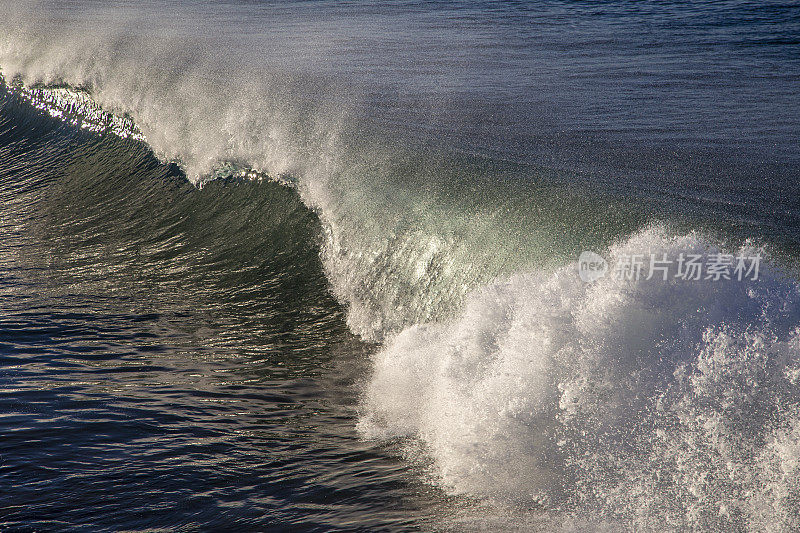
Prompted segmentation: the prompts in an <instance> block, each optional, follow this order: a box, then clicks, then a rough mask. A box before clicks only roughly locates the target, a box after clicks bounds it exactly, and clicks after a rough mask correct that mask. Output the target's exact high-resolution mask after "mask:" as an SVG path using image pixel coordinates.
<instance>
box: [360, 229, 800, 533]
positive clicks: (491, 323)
mask: <svg viewBox="0 0 800 533" xmlns="http://www.w3.org/2000/svg"><path fill="white" fill-rule="evenodd" d="M644 251H650V252H653V253H656V254H658V256H659V257H660V256H661V254H662V253H666V254H667V255H668V256H675V257H676V256H677V254H678V253H698V254H704V253H709V252H710V253H713V252H714V251H715V249H714V248H713V247H710V244H709V242H707V241H706V240H704V239H703V238H702V237H700V236H698V235H686V236H680V237H675V236H671V235H669V234H668V233H667V232H666V231H665V230H663V229H662V228H650V229H648V230H646V231H643V232H641V233H639V234H637V235H635V236H633V237H631V238H630V239H628V240H626V241H625V242H623V243H621V244H618V245H616V246H613V247H612V248H611V249H610V252H609V257H610V258H612V259H614V258H620V257H623V256H625V255H626V254H632V253H642V252H644ZM743 252H747V253H751V252H753V250H743ZM762 252H763V251H762ZM673 254H674V255H673ZM576 266H577V264H576V263H573V264H569V265H567V266H564V267H563V268H560V269H558V270H557V271H555V272H552V273H548V272H531V273H527V274H518V275H515V276H513V277H511V278H509V279H507V280H505V281H496V282H494V283H491V284H489V285H487V286H485V287H482V288H480V289H478V290H476V291H475V292H473V293H472V294H471V295H470V296H469V298H468V300H467V302H466V305H465V308H464V310H463V313H462V314H461V316H460V317H459V318H458V319H457V320H455V321H452V322H449V323H445V324H431V325H417V326H413V327H411V328H408V329H406V330H405V331H403V332H402V333H401V334H400V335H398V336H397V337H396V338H395V339H394V340H393V341H392V342H390V343H388V344H387V345H386V346H385V347H384V348H383V350H381V351H380V352H379V353H378V354H377V355H376V356H375V359H374V362H375V373H374V376H373V378H372V380H371V382H370V383H369V386H368V388H367V390H366V393H365V396H364V413H363V416H362V419H361V421H360V422H359V428H360V430H361V431H362V432H363V434H364V435H366V436H368V437H373V438H376V437H377V438H396V437H416V438H418V439H420V440H421V441H422V443H423V445H424V449H425V451H426V453H427V454H429V455H430V456H431V457H432V458H433V460H434V467H433V468H434V470H435V474H436V476H437V477H438V479H439V480H440V481H441V482H442V483H443V484H444V485H445V486H446V487H448V488H449V489H450V490H451V491H452V492H454V493H458V494H468V495H473V496H485V497H490V498H492V499H496V500H499V501H505V502H517V503H521V504H523V505H526V504H527V505H534V507H536V508H540V509H542V510H545V509H547V510H560V511H563V512H565V513H566V515H565V516H575V515H577V516H583V517H584V518H585V517H587V513H588V514H589V515H591V516H595V517H596V520H591V522H593V523H598V522H601V521H604V520H606V521H611V523H617V524H618V525H627V526H630V527H633V528H634V529H636V530H663V529H664V528H666V529H670V530H678V529H686V528H690V529H694V530H714V531H733V530H753V531H764V530H775V531H789V530H796V529H797V528H798V527H800V514H798V513H799V512H800V459H798V452H800V406H799V405H800V404H798V402H800V382H798V379H800V329H798V322H799V321H800V285H798V283H797V281H795V280H794V279H790V278H788V277H786V276H785V275H784V274H783V273H781V272H780V271H779V270H777V269H775V268H774V267H772V266H769V265H768V266H767V267H766V268H765V270H764V271H763V272H762V275H761V278H760V279H759V280H758V281H752V280H750V281H742V282H738V281H724V280H723V281H711V280H705V281H696V282H691V281H683V280H674V279H672V280H668V281H663V280H661V279H657V278H659V277H658V276H656V277H654V278H653V279H651V280H646V279H640V280H637V281H622V280H618V279H615V277H614V276H608V277H606V278H604V279H602V280H600V281H598V282H596V283H593V284H586V283H583V282H581V281H580V280H579V278H578V273H577V268H576ZM526 502H527V503H526Z"/></svg>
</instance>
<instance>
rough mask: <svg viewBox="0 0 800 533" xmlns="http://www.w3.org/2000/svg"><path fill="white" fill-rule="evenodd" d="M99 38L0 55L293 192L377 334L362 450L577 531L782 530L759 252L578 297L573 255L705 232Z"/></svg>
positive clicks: (788, 367) (784, 515) (196, 159)
mask: <svg viewBox="0 0 800 533" xmlns="http://www.w3.org/2000/svg"><path fill="white" fill-rule="evenodd" d="M17 37H18V36H17ZM117 37H118V36H116V35H115V34H114V33H113V32H109V33H108V34H106V35H104V34H102V32H101V33H100V34H99V35H94V36H93V37H92V38H91V39H88V40H87V39H83V40H81V39H76V38H72V39H67V38H66V37H65V38H60V39H53V40H52V42H56V43H58V44H57V46H50V45H48V44H47V43H44V42H42V41H40V40H37V39H34V38H31V40H29V41H26V40H25V39H21V38H17V39H16V40H13V41H9V42H8V43H7V45H6V48H5V50H3V51H2V53H0V65H2V66H3V68H4V71H3V72H4V74H5V75H6V76H9V79H10V78H12V77H15V76H19V77H20V79H21V80H23V81H24V84H25V85H24V86H21V87H27V88H21V89H19V91H20V92H19V94H20V95H22V96H23V97H24V98H27V99H29V100H30V101H32V102H34V103H39V104H40V105H35V107H38V108H39V109H40V110H42V111H44V112H46V113H48V114H49V115H51V116H54V117H56V118H59V119H67V120H68V121H71V122H70V123H71V124H72V125H73V126H80V125H82V124H99V126H98V128H99V129H97V128H94V127H91V128H88V129H90V130H91V131H96V132H99V133H102V132H110V133H114V134H117V135H120V136H121V137H125V136H126V135H125V134H126V133H127V136H128V137H130V138H132V139H133V140H134V141H144V140H146V142H147V143H148V145H149V146H150V147H151V148H152V149H153V151H154V152H155V153H156V154H157V155H158V156H159V157H161V159H162V160H165V161H176V162H179V163H180V165H181V166H182V168H183V169H184V170H185V173H186V175H187V176H188V177H189V179H190V180H192V181H193V182H194V183H196V184H198V185H200V184H203V183H206V182H208V181H209V180H212V179H214V178H220V177H222V178H225V177H230V176H235V177H247V178H251V179H256V178H257V179H262V178H265V177H273V178H276V179H280V180H281V181H282V183H284V184H286V185H290V186H291V187H293V188H295V189H296V190H297V192H298V193H299V195H300V197H301V198H302V200H303V202H304V203H305V205H306V206H307V207H308V208H309V209H310V210H312V211H314V212H316V213H317V214H318V217H319V222H320V223H321V230H320V233H321V239H322V242H321V245H320V248H321V257H322V260H323V267H324V270H325V273H326V275H327V279H328V281H329V283H330V285H331V287H330V289H331V291H332V292H333V293H334V294H335V295H336V296H337V298H338V299H339V301H340V302H342V303H343V304H344V305H345V306H346V307H347V310H348V324H349V326H350V328H351V329H352V331H354V332H355V333H357V334H359V335H361V336H362V337H364V338H366V339H370V340H375V341H380V342H383V347H382V349H381V350H380V351H379V352H378V353H377V354H376V355H375V356H374V367H375V369H374V374H373V376H372V378H371V380H370V381H369V383H368V385H367V387H366V391H365V394H364V400H363V411H364V412H363V416H362V417H361V420H360V422H359V428H360V430H361V431H362V434H363V435H364V436H366V437H368V438H380V439H389V438H397V437H403V438H411V439H414V440H416V441H419V442H421V443H422V444H423V446H424V450H425V454H426V455H427V456H428V457H430V458H432V460H433V471H434V473H435V475H436V477H437V479H438V481H439V482H440V483H441V484H442V485H443V486H444V487H446V488H448V490H450V491H452V492H454V493H458V494H466V495H470V496H478V497H488V498H490V499H493V500H498V501H501V502H513V503H518V504H522V505H523V506H528V507H534V508H537V509H541V510H545V511H553V510H556V511H559V512H563V513H565V515H566V516H569V517H572V518H574V517H575V516H577V515H580V514H581V513H587V512H590V513H595V514H596V516H597V517H598V520H606V519H607V520H611V521H612V522H613V521H622V522H625V523H628V524H632V525H634V526H635V527H637V528H639V529H657V528H658V527H659V526H662V525H663V524H667V525H668V526H669V527H671V528H673V529H680V528H687V527H688V528H696V529H704V528H717V529H736V528H739V529H748V528H749V529H753V530H759V529H767V528H769V527H774V529H776V530H781V529H787V530H790V529H792V528H796V527H800V524H799V523H798V522H797V516H798V511H800V509H798V504H797V502H798V486H800V478H799V477H798V464H797V461H796V451H797V450H798V448H799V447H800V440H798V439H800V437H799V435H800V431H799V430H798V427H800V411H798V389H797V386H796V380H797V377H798V375H800V361H798V353H800V350H799V348H800V345H798V343H799V342H800V340H799V334H798V330H797V326H798V323H800V313H799V312H798V285H797V281H796V280H795V279H794V277H792V276H791V275H788V274H786V273H784V272H782V271H780V270H779V269H778V268H777V267H775V266H774V264H773V263H770V262H769V261H766V262H765V266H764V270H763V272H762V278H761V279H759V280H758V281H753V282H741V283H738V282H712V281H699V282H696V283H692V282H682V281H679V280H671V281H669V282H664V281H660V280H657V279H653V280H639V281H636V282H631V281H628V282H623V281H619V280H615V279H614V278H613V277H606V278H604V279H602V280H600V281H598V282H597V283H595V284H591V285H587V284H583V283H581V282H580V281H579V279H578V277H577V273H576V271H575V265H574V264H573V263H570V261H571V260H572V258H574V257H576V256H577V254H578V253H579V252H580V251H581V250H584V249H589V248H593V249H598V250H601V251H603V250H605V251H606V252H607V256H608V257H610V258H615V257H620V256H621V255H624V254H628V253H644V252H645V251H647V252H654V253H655V252H657V253H659V254H660V253H668V254H670V255H677V254H679V253H693V252H697V253H707V252H708V251H709V250H713V249H714V247H715V244H714V243H715V241H714V240H713V239H709V238H706V237H703V236H701V235H700V234H688V235H683V234H679V235H676V234H675V233H674V232H672V231H671V230H667V229H664V228H663V227H659V226H655V227H653V226H651V227H648V228H647V229H644V230H642V229H641V228H642V227H643V226H644V225H645V224H646V222H647V221H648V220H649V217H648V216H647V215H645V214H643V213H642V212H641V210H639V209H638V208H637V207H636V206H629V205H625V204H624V203H622V202H614V201H613V200H612V199H609V198H604V197H602V196H600V195H596V194H595V195H592V194H589V193H587V191H585V190H583V189H579V188H567V187H562V186H558V185H548V184H546V180H544V179H542V176H541V175H539V174H538V173H536V172H534V171H532V170H531V169H529V168H524V169H521V170H520V169H519V168H517V167H515V165H512V164H508V163H506V162H497V161H487V160H485V159H476V158H468V157H463V156H461V155H452V154H442V153H438V152H435V151H434V150H429V151H426V152H425V154H424V155H420V153H419V151H417V150H415V149H414V148H413V147H407V146H403V145H402V144H401V143H397V142H395V141H396V139H391V138H388V137H387V138H374V137H372V135H371V132H370V131H367V132H364V131H362V128H366V126H364V124H363V122H362V120H361V119H362V118H363V117H362V116H361V115H360V114H359V112H358V111H357V110H358V106H359V97H358V95H354V94H352V93H350V92H348V91H347V90H345V89H342V88H337V87H334V86H332V85H331V84H328V83H327V82H319V81H314V82H313V83H311V85H313V87H309V83H310V82H309V80H307V79H301V78H286V77H283V76H282V75H280V74H276V73H268V74H264V73H261V74H260V75H259V76H258V77H256V76H255V74H254V73H247V72H237V73H235V75H234V74H233V73H231V72H230V71H229V70H225V69H222V70H215V69H216V67H215V65H212V64H208V63H204V62H203V61H199V62H198V61H196V60H187V56H186V54H184V53H183V52H181V51H180V50H179V51H178V52H175V51H174V50H169V49H166V48H163V47H159V46H158V45H156V44H152V45H146V46H144V45H141V43H139V44H137V45H135V46H132V47H130V48H129V49H130V50H133V52H131V53H129V54H127V55H124V54H123V53H122V52H115V53H107V54H105V55H98V53H97V52H98V50H123V49H126V48H125V47H117V48H115V47H111V46H109V42H110V41H109V40H110V39H112V38H117ZM142 46H144V50H142ZM187 53H188V52H187ZM37 83H38V84H44V85H37ZM47 84H57V85H58V87H50V88H48V87H47ZM65 84H66V85H65ZM82 86H85V87H87V88H88V89H87V90H88V91H89V92H88V93H81V92H80V91H76V90H74V89H71V87H72V88H74V87H82ZM231 95H233V96H231ZM322 95H325V96H324V97H323V96H322ZM106 113H109V114H106ZM83 117H95V119H96V120H88V119H85V118H83ZM120 132H122V133H123V134H120ZM520 174H522V175H524V177H525V180H524V182H523V181H521V180H515V178H516V177H519V175H520ZM292 198H294V197H292ZM280 208H281V206H277V205H276V206H274V209H276V210H280ZM764 254H765V256H767V255H768V254H766V251H764ZM565 265H566V266H565Z"/></svg>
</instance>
